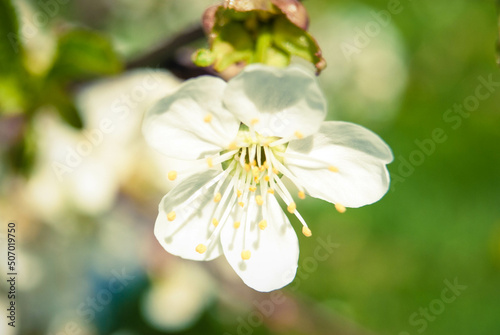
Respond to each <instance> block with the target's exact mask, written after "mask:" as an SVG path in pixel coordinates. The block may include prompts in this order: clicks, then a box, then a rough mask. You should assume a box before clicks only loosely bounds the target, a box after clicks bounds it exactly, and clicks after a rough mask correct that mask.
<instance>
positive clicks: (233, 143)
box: [227, 141, 238, 150]
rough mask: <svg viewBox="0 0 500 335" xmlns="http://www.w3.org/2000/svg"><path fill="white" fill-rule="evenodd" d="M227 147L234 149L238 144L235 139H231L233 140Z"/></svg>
mask: <svg viewBox="0 0 500 335" xmlns="http://www.w3.org/2000/svg"><path fill="white" fill-rule="evenodd" d="M227 148H228V149H229V150H236V149H238V144H237V143H236V141H233V142H231V143H229V146H228V147H227Z"/></svg>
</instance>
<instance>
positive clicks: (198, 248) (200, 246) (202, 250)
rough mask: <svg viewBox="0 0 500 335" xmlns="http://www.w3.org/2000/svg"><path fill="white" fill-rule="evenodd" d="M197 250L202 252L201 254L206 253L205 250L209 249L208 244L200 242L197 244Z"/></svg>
mask: <svg viewBox="0 0 500 335" xmlns="http://www.w3.org/2000/svg"><path fill="white" fill-rule="evenodd" d="M195 250H196V252H198V253H200V254H204V253H205V251H207V246H206V245H204V244H202V243H200V244H198V245H197V246H196V249H195Z"/></svg>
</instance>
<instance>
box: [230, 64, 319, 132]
mask: <svg viewBox="0 0 500 335" xmlns="http://www.w3.org/2000/svg"><path fill="white" fill-rule="evenodd" d="M224 104H225V106H226V107H227V108H228V109H229V110H230V111H231V112H233V113H234V114H235V115H236V116H237V117H238V118H239V119H240V120H241V121H242V122H243V123H245V124H246V125H247V126H250V125H253V126H254V129H255V130H256V131H257V132H258V133H259V134H261V135H264V136H277V137H284V138H293V137H294V136H295V138H297V137H302V136H308V135H311V134H313V133H315V132H316V131H317V130H318V129H319V127H320V125H321V122H322V121H323V120H324V118H325V115H326V102H325V99H324V97H323V93H322V92H321V90H320V88H319V86H318V83H317V80H316V76H315V75H314V74H313V73H312V72H310V71H308V70H307V69H305V68H302V67H299V66H290V67H288V68H285V69H280V68H275V67H269V66H264V65H258V64H255V65H249V66H247V67H246V68H245V70H244V71H242V72H241V73H240V74H239V75H238V76H236V77H234V78H233V79H231V80H230V81H229V83H228V85H227V88H226V91H225V92H224ZM297 135H298V136H297Z"/></svg>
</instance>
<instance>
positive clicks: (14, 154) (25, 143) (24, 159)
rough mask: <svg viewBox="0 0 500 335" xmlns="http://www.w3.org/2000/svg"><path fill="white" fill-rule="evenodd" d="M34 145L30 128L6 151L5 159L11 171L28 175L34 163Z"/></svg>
mask: <svg viewBox="0 0 500 335" xmlns="http://www.w3.org/2000/svg"><path fill="white" fill-rule="evenodd" d="M35 153H36V145H35V139H34V137H33V133H32V132H31V130H29V129H28V130H27V131H25V132H24V136H22V137H21V138H20V139H19V140H18V141H17V142H16V143H14V145H12V146H10V147H9V150H8V151H7V161H8V162H9V164H10V168H11V169H12V170H13V171H16V172H19V173H21V174H22V175H24V176H29V175H30V173H31V171H32V169H33V166H34V163H35V156H36V155H35Z"/></svg>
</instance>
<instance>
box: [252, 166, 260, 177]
mask: <svg viewBox="0 0 500 335" xmlns="http://www.w3.org/2000/svg"><path fill="white" fill-rule="evenodd" d="M252 173H253V176H254V177H257V176H258V175H259V168H258V167H256V166H254V167H252Z"/></svg>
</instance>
